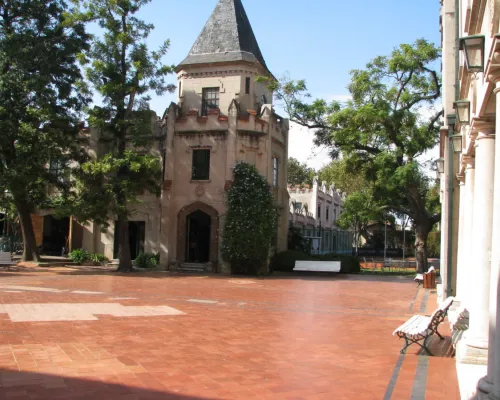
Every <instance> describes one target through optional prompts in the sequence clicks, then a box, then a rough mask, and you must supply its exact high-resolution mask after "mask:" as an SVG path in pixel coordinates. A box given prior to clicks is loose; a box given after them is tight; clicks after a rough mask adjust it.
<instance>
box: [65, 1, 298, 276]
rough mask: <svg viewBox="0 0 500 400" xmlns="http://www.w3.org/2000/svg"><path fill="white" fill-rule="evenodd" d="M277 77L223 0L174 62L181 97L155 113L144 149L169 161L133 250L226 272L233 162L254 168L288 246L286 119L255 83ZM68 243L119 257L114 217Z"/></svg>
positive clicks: (99, 148) (99, 142)
mask: <svg viewBox="0 0 500 400" xmlns="http://www.w3.org/2000/svg"><path fill="white" fill-rule="evenodd" d="M258 76H272V75H271V73H270V71H269V69H268V67H267V65H266V62H265V60H264V57H263V55H262V53H261V51H260V49H259V45H258V43H257V40H256V38H255V35H254V33H253V30H252V27H251V25H250V22H249V20H248V17H247V14H246V12H245V10H244V8H243V5H242V3H241V0H220V1H219V2H218V4H217V6H216V8H215V10H214V11H213V13H212V15H211V16H210V18H209V20H208V22H207V23H206V25H205V27H204V28H203V30H202V32H201V34H200V35H199V37H198V39H197V40H196V42H195V43H194V45H193V47H192V49H191V51H190V52H189V54H188V56H187V57H186V58H185V59H184V60H183V61H182V62H181V63H180V64H179V65H178V67H177V81H178V84H177V87H178V92H177V93H178V101H177V103H172V104H171V105H170V106H169V107H168V109H167V110H166V111H165V113H164V115H163V117H162V118H157V117H156V116H155V115H153V116H152V126H153V130H152V139H153V142H154V144H153V145H151V147H149V148H147V149H145V151H148V152H150V153H151V154H155V155H157V156H160V157H161V158H162V160H163V163H164V174H163V190H162V193H161V196H160V197H156V196H150V195H149V196H143V198H141V200H142V203H141V204H139V205H137V206H136V207H135V212H134V213H133V215H132V217H131V222H130V231H131V233H130V243H131V252H132V257H134V256H135V255H136V254H137V253H138V252H141V251H144V252H159V253H160V255H161V257H160V260H161V264H162V266H164V267H167V266H169V265H171V264H172V263H196V264H203V265H205V267H206V269H213V270H215V271H219V272H228V268H229V267H228V266H227V265H225V264H224V263H222V262H221V257H220V251H219V249H220V238H221V232H222V229H223V227H224V218H225V213H226V205H225V194H226V192H227V191H228V189H229V188H230V187H231V183H232V180H233V167H234V166H235V164H236V163H237V162H239V161H245V162H248V163H250V164H253V165H255V166H256V167H257V169H258V170H259V172H260V173H261V174H262V175H263V176H265V177H266V178H267V180H268V182H269V184H270V185H271V187H272V191H273V194H274V196H275V198H276V201H277V202H278V204H279V205H280V206H281V207H280V209H281V211H280V212H281V214H280V217H279V221H278V231H277V233H276V243H275V248H276V250H277V251H283V250H286V246H287V231H288V214H289V213H288V204H289V196H288V192H287V159H288V129H289V127H288V120H286V119H284V118H281V117H280V116H279V115H277V114H276V113H275V111H274V109H273V105H272V98H273V94H272V93H271V92H270V91H269V90H268V88H267V87H266V86H265V85H263V84H260V83H257V82H256V77H258ZM90 136H91V139H92V144H91V147H92V149H93V151H94V152H95V153H96V155H98V154H99V153H101V154H103V153H104V152H105V151H106V140H105V137H104V136H103V135H100V134H99V133H98V132H94V131H92V132H91V133H90ZM72 225H73V228H72V230H71V236H72V237H71V240H70V242H71V245H72V247H73V248H78V247H83V248H85V249H87V250H89V251H94V252H100V253H104V254H105V255H106V256H107V257H109V258H114V257H116V255H117V254H116V250H117V246H116V245H115V244H116V243H117V241H116V236H117V234H119V232H115V231H114V224H113V223H112V224H111V226H110V228H109V229H108V230H107V231H106V232H104V233H102V232H101V231H100V227H99V226H95V225H93V224H89V225H85V226H79V225H78V224H76V223H73V224H72Z"/></svg>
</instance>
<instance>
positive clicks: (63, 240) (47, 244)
mask: <svg viewBox="0 0 500 400" xmlns="http://www.w3.org/2000/svg"><path fill="white" fill-rule="evenodd" d="M68 237H69V218H61V219H56V218H54V217H53V216H52V215H46V216H45V217H43V241H42V251H41V252H42V253H43V254H46V255H49V256H60V255H62V254H63V248H64V251H65V252H66V251H67V250H68Z"/></svg>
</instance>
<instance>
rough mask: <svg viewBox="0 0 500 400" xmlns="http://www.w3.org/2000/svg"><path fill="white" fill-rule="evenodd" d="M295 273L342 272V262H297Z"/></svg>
mask: <svg viewBox="0 0 500 400" xmlns="http://www.w3.org/2000/svg"><path fill="white" fill-rule="evenodd" d="M293 270H294V271H311V272H340V261H295V268H294V269H293Z"/></svg>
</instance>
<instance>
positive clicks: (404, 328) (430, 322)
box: [392, 297, 455, 356]
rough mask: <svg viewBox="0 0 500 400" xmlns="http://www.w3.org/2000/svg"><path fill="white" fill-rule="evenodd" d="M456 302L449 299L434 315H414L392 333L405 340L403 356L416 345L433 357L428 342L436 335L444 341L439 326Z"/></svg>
mask: <svg viewBox="0 0 500 400" xmlns="http://www.w3.org/2000/svg"><path fill="white" fill-rule="evenodd" d="M454 300H455V299H454V298H453V297H448V298H447V299H446V300H445V301H444V302H443V303H442V304H441V306H440V307H438V308H437V309H436V311H434V312H433V313H432V315H414V316H413V317H411V318H410V319H409V320H408V321H406V322H405V323H404V324H403V325H401V326H400V327H398V328H397V329H396V330H395V331H394V332H393V333H392V334H393V336H398V337H399V338H400V339H404V340H405V345H404V346H403V348H402V349H401V354H404V353H405V352H406V349H407V348H408V347H409V346H410V345H412V344H413V343H416V344H418V345H419V346H420V347H421V348H422V349H424V350H425V351H426V352H427V353H428V354H429V355H431V356H432V353H431V352H430V350H429V348H428V347H427V341H428V339H429V338H430V337H431V336H432V335H433V334H434V333H435V334H436V335H438V336H439V338H440V339H441V340H444V338H443V337H442V336H441V335H440V333H439V332H438V326H439V324H440V323H441V322H443V321H444V319H445V318H446V314H447V313H448V309H449V308H450V307H451V305H452V304H453V301H454ZM420 341H422V343H419V342H420Z"/></svg>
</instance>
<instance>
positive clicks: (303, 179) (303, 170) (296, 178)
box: [288, 157, 316, 186]
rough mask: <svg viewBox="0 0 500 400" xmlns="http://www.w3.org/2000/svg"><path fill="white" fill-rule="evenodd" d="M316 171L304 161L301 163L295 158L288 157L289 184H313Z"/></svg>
mask: <svg viewBox="0 0 500 400" xmlns="http://www.w3.org/2000/svg"><path fill="white" fill-rule="evenodd" d="M315 175H316V171H315V170H314V169H313V168H310V167H308V166H307V164H305V163H301V162H300V161H299V160H297V159H296V158H293V157H290V158H289V159H288V183H289V184H290V185H293V186H295V185H310V186H312V184H313V179H314V176H315Z"/></svg>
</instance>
